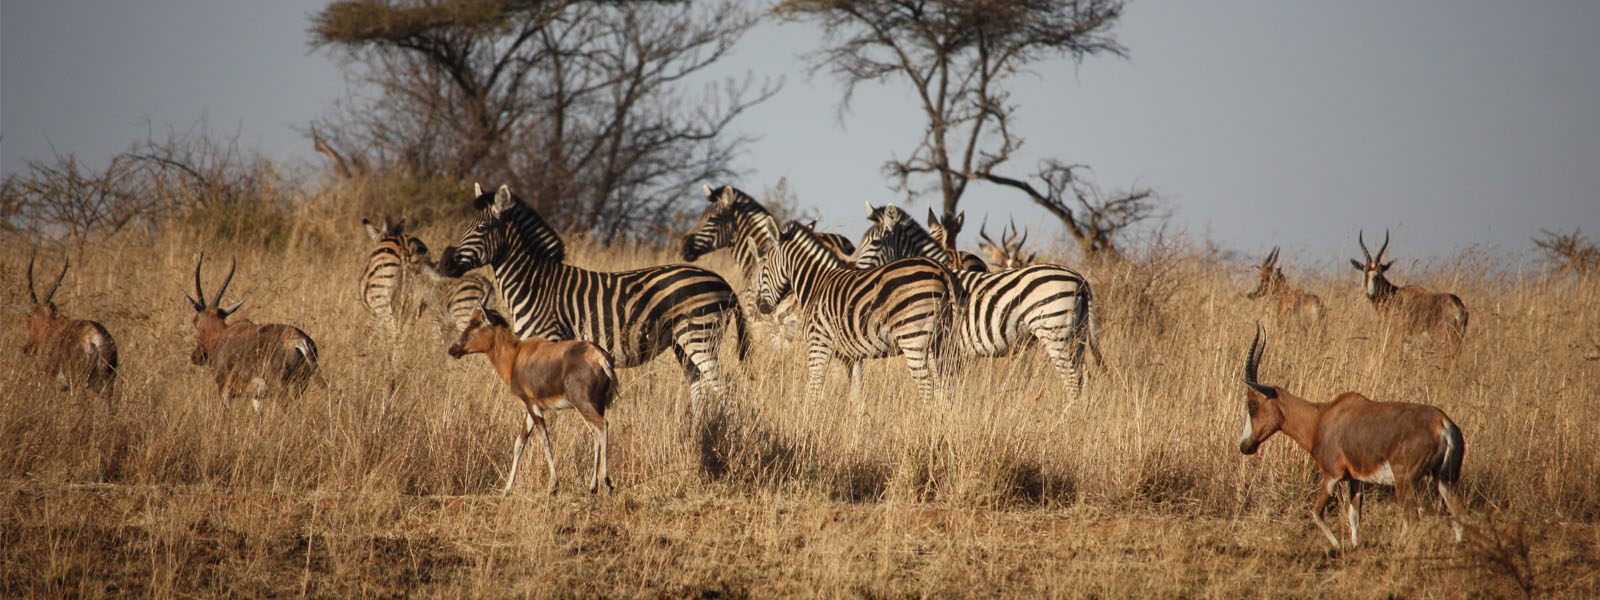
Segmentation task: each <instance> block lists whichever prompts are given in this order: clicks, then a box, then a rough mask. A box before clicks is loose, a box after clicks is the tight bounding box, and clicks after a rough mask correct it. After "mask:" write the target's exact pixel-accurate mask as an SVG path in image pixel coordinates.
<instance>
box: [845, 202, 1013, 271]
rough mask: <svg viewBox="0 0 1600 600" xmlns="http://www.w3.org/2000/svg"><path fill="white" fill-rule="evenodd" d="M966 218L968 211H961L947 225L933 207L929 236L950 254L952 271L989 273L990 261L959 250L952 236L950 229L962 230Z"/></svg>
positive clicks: (929, 216) (929, 215)
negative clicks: (987, 261) (934, 212)
mask: <svg viewBox="0 0 1600 600" xmlns="http://www.w3.org/2000/svg"><path fill="white" fill-rule="evenodd" d="M867 206H868V207H869V208H870V207H871V206H872V205H871V204H868V205H867ZM966 220H967V211H961V214H958V215H956V216H955V217H954V218H951V219H950V221H949V223H948V227H947V226H946V225H947V224H946V222H944V221H940V220H939V216H938V215H935V214H933V209H932V208H929V209H928V236H929V237H931V238H933V242H934V243H935V244H938V245H939V247H941V248H944V251H945V253H946V254H947V255H949V256H950V269H951V270H952V271H973V272H977V273H988V272H989V264H988V263H986V262H983V259H981V258H978V255H976V254H973V253H971V252H962V251H960V250H957V249H956V241H955V239H954V238H952V237H951V236H950V230H952V229H954V230H956V231H960V230H961V224H962V223H964V222H966Z"/></svg>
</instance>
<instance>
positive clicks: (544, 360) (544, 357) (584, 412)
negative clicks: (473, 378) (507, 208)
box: [449, 303, 617, 495]
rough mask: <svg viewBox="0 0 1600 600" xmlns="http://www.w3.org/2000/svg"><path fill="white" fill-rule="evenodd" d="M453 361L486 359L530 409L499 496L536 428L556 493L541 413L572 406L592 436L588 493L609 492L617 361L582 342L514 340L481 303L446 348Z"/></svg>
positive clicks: (504, 324)
mask: <svg viewBox="0 0 1600 600" xmlns="http://www.w3.org/2000/svg"><path fill="white" fill-rule="evenodd" d="M449 352H450V356H451V357H452V358H456V359H459V358H461V357H463V356H466V355H468V354H477V353H482V354H483V355H484V356H485V357H487V358H488V359H489V365H490V366H491V367H493V368H494V371H495V373H497V374H499V375H500V379H501V380H502V381H504V382H506V386H508V387H510V388H511V394H512V395H513V396H516V397H517V399H518V400H521V401H522V405H523V406H524V407H525V408H527V409H528V419H527V424H526V425H525V426H524V427H523V429H522V433H521V434H520V435H518V436H517V442H516V447H515V448H514V449H513V450H512V452H511V474H510V475H508V476H506V485H505V487H504V488H501V490H500V493H501V494H506V493H509V492H510V491H511V486H512V485H513V484H515V483H516V481H517V465H518V463H520V462H521V460H522V449H523V447H524V446H525V445H526V444H527V443H528V435H529V434H531V433H533V430H534V428H538V430H539V442H540V443H541V444H542V445H543V447H544V461H545V464H546V465H547V466H549V468H550V484H549V488H548V493H549V494H551V495H555V493H556V459H555V455H554V454H552V453H551V451H550V430H549V429H548V428H546V427H545V411H547V410H557V409H563V408H572V409H576V410H577V411H578V415H579V416H581V417H583V420H584V422H585V423H587V424H588V425H589V429H590V431H591V432H592V433H593V434H594V435H595V445H594V475H593V476H592V477H591V478H590V480H589V493H591V494H593V493H596V492H598V491H599V490H600V483H601V482H604V483H605V486H606V491H607V492H610V491H611V490H612V486H611V475H610V473H609V468H608V462H609V461H608V459H607V452H606V407H608V406H610V405H611V400H612V399H613V398H615V396H616V393H617V374H616V367H615V361H613V360H612V359H611V354H610V353H609V352H606V351H605V350H604V349H603V348H601V347H600V346H597V345H595V344H594V343H591V342H586V341H583V340H565V341H559V342H551V341H546V340H544V339H541V338H538V337H532V338H528V339H525V340H519V339H517V336H516V334H514V333H512V332H511V326H510V324H509V323H507V322H506V319H505V317H502V316H500V313H497V312H495V311H493V310H491V309H488V308H486V307H484V306H483V304H481V303H480V304H479V305H478V307H477V308H475V309H473V310H472V317H471V318H470V319H469V320H468V321H467V328H466V330H464V331H462V332H461V337H460V338H458V339H457V340H456V343H454V344H452V345H451V346H450V349H449Z"/></svg>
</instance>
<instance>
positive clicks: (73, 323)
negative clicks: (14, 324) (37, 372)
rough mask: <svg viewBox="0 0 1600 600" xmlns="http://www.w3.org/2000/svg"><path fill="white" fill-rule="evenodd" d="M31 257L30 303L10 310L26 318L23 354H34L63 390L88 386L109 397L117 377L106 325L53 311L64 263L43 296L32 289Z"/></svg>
mask: <svg viewBox="0 0 1600 600" xmlns="http://www.w3.org/2000/svg"><path fill="white" fill-rule="evenodd" d="M33 260H34V256H33V255H31V254H30V255H29V256H28V300H29V301H30V302H32V304H30V305H28V306H23V305H20V304H12V305H10V307H11V310H14V311H17V312H19V313H22V314H24V315H27V317H28V340H27V341H26V342H24V343H23V344H22V353H23V354H24V355H28V356H36V357H38V361H39V368H40V369H41V370H42V371H44V375H45V376H46V377H51V378H54V379H55V380H56V382H57V383H58V384H60V385H61V387H62V388H63V389H68V390H78V389H88V390H90V391H93V392H94V393H96V394H99V395H101V396H104V397H106V398H107V399H109V398H110V397H111V392H112V388H114V387H115V385H116V380H117V343H116V341H114V340H112V339H111V334H110V333H108V332H107V331H106V328H105V326H103V325H101V324H99V323H96V322H94V321H88V320H83V319H68V318H66V317H63V316H61V314H60V313H59V312H58V311H57V310H56V303H55V302H54V301H53V300H54V299H55V296H56V289H57V288H59V287H60V286H61V279H62V278H63V277H66V276H67V263H66V262H65V261H63V262H62V263H61V273H60V274H58V275H56V280H55V283H52V284H50V290H49V291H47V292H45V293H44V299H43V300H40V299H39V295H38V294H37V293H35V292H34V291H33Z"/></svg>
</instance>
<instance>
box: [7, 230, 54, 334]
mask: <svg viewBox="0 0 1600 600" xmlns="http://www.w3.org/2000/svg"><path fill="white" fill-rule="evenodd" d="M34 256H35V254H34V253H29V254H28V301H29V302H31V304H29V305H27V306H23V305H21V304H12V305H10V307H11V310H14V311H17V312H19V313H22V314H23V315H25V316H27V317H28V341H26V342H24V343H23V344H22V352H23V354H33V353H34V352H36V351H37V350H38V348H39V345H40V344H42V343H44V340H45V338H46V337H48V336H49V335H50V332H51V330H52V329H53V328H54V327H55V326H56V321H57V320H58V319H60V318H61V317H60V315H59V314H58V313H57V312H56V303H55V302H53V299H54V298H55V297H56V288H58V287H60V286H61V278H63V277H66V276H67V263H66V262H65V261H63V262H62V263H61V272H60V273H59V274H57V275H56V280H55V282H54V283H51V284H50V291H47V292H45V293H44V299H43V300H40V299H39V295H38V293H36V292H34V291H33V260H34Z"/></svg>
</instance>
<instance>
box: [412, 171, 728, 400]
mask: <svg viewBox="0 0 1600 600" xmlns="http://www.w3.org/2000/svg"><path fill="white" fill-rule="evenodd" d="M475 202H476V206H477V207H478V208H479V210H480V213H479V216H478V219H477V221H476V222H475V223H474V224H473V225H472V227H471V228H470V229H468V230H467V231H466V233H464V234H462V236H461V238H460V241H459V242H458V243H457V245H456V246H455V247H453V248H450V249H447V250H446V251H445V254H444V256H443V257H442V259H441V260H440V263H441V264H440V270H441V271H443V272H444V274H445V275H450V276H454V275H459V274H461V273H465V272H466V271H467V270H470V269H473V268H476V267H479V266H481V265H490V266H492V267H493V269H494V274H495V282H496V283H497V284H498V285H499V287H500V293H501V295H502V296H503V297H504V299H505V302H506V309H507V312H509V313H510V315H511V320H512V325H513V330H514V331H515V332H516V334H517V336H518V337H520V338H530V337H534V336H538V337H541V338H544V339H548V340H568V339H580V340H587V341H590V342H593V343H595V344H596V345H598V346H600V347H601V348H604V349H605V350H606V351H607V352H610V353H611V354H612V356H614V357H615V358H616V361H617V366H618V367H634V366H638V365H641V364H644V363H645V362H646V361H649V360H650V359H652V358H654V357H655V356H656V355H657V354H660V353H661V351H663V350H666V349H667V348H671V349H672V350H673V352H674V353H675V354H676V356H677V358H678V362H679V363H680V364H681V365H682V366H683V369H684V371H685V373H686V374H687V375H688V377H689V390H690V395H691V397H692V399H693V402H694V408H695V410H696V411H697V412H698V411H699V409H700V406H701V404H702V400H703V397H704V395H705V391H704V390H703V389H702V388H703V387H704V386H705V385H707V384H708V383H709V385H710V386H711V388H712V390H713V391H716V390H720V386H721V381H720V374H719V369H718V364H717V351H718V349H719V347H720V346H721V344H722V335H723V331H724V330H725V328H726V327H727V325H728V321H729V320H732V321H733V322H734V325H736V326H737V327H738V337H737V338H736V341H737V349H738V352H739V357H740V358H743V357H744V354H745V350H746V347H747V345H748V343H747V340H746V336H747V332H746V328H745V323H744V312H743V311H742V310H741V309H740V307H739V300H738V297H737V296H736V295H735V294H734V292H733V288H731V287H729V286H728V282H726V281H724V280H723V279H722V278H721V277H719V276H717V274H716V273H713V272H711V271H708V270H706V269H702V268H700V267H696V266H693V265H663V266H659V267H650V268H645V269H638V270H634V271H624V272H619V273H610V272H601V271H590V270H587V269H581V268H578V267H575V266H571V265H567V264H565V263H564V261H565V259H566V246H565V244H563V243H562V241H561V238H560V236H559V235H557V233H556V231H555V229H553V228H551V227H550V226H549V225H548V224H546V223H545V222H544V220H543V219H541V218H539V215H538V214H537V213H535V212H534V211H533V209H531V208H528V207H527V206H526V205H524V204H523V202H522V200H521V199H519V198H516V197H514V196H513V195H512V194H511V191H510V190H509V189H507V188H506V187H505V186H501V187H500V189H499V191H497V192H495V193H492V194H479V195H478V197H477V199H476V200H475Z"/></svg>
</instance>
